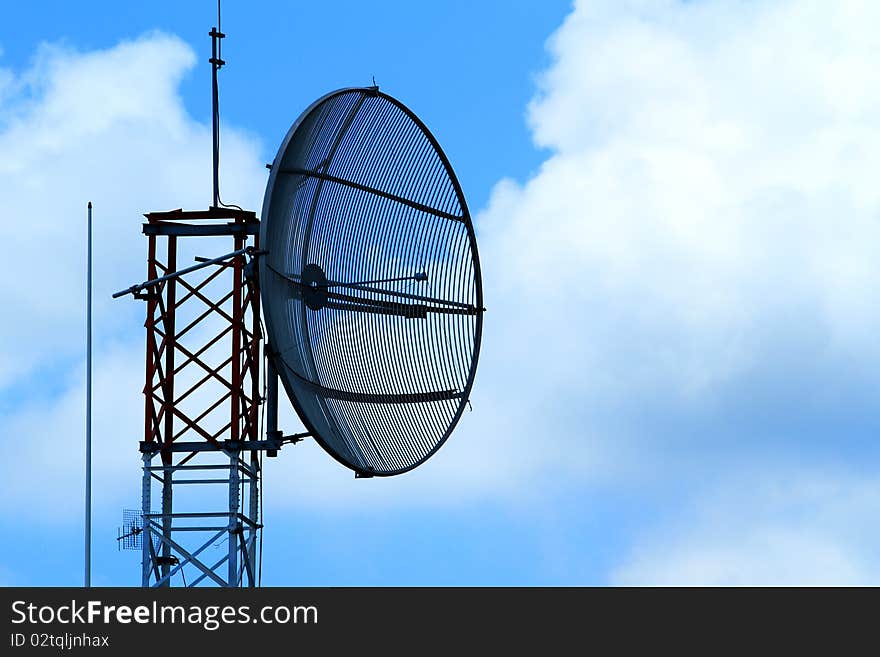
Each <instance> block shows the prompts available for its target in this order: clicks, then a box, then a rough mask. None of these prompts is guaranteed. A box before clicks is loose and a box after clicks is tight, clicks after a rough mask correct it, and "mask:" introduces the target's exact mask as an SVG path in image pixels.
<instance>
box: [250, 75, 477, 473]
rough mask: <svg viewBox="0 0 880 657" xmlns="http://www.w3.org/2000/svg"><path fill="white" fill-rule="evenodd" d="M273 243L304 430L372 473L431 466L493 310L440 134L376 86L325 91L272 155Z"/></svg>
mask: <svg viewBox="0 0 880 657" xmlns="http://www.w3.org/2000/svg"><path fill="white" fill-rule="evenodd" d="M260 244H261V247H262V248H263V249H265V250H267V251H268V252H267V253H266V254H265V255H264V256H263V257H262V258H260V260H259V275H260V294H261V297H262V301H263V306H264V317H265V322H266V331H267V333H268V344H269V354H270V358H272V360H273V363H274V366H275V368H276V369H277V371H278V375H279V378H280V379H281V381H282V383H283V385H284V387H285V390H286V391H287V394H288V396H289V397H290V400H291V402H292V404H293V406H294V408H295V409H296V411H297V413H298V414H299V416H300V418H301V420H302V422H303V424H304V425H305V427H306V428H307V429H308V430H309V432H311V434H312V435H313V436H314V437H315V439H316V440H317V441H318V443H319V444H320V445H321V446H322V447H323V448H324V449H325V450H326V451H327V452H329V453H330V454H331V455H332V456H333V457H334V458H336V459H337V460H338V461H340V462H341V463H342V464H344V465H346V466H347V467H349V468H351V469H353V470H354V471H355V473H356V475H359V476H373V475H379V476H388V475H396V474H400V473H403V472H406V471H408V470H411V469H413V468H415V467H416V466H418V465H419V464H421V463H423V462H424V461H425V460H426V459H428V458H429V457H430V456H431V455H432V454H434V452H436V451H437V450H438V449H439V448H440V446H441V445H442V444H443V443H444V442H445V441H446V439H447V438H448V437H449V435H450V434H451V433H452V431H453V429H454V428H455V425H456V424H457V423H458V420H459V418H461V415H462V412H463V411H464V408H465V406H466V405H467V404H468V399H469V396H470V393H471V388H472V386H473V383H474V375H475V373H476V369H477V359H478V356H479V352H480V337H481V334H482V326H483V311H484V310H485V309H484V308H483V289H482V281H481V278H480V262H479V256H478V254H477V242H476V237H475V235H474V228H473V224H472V223H471V217H470V213H469V212H468V209H467V204H466V203H465V199H464V195H463V193H462V191H461V187H460V186H459V184H458V180H457V179H456V177H455V173H454V172H453V170H452V167H451V166H450V164H449V161H448V160H447V159H446V156H445V155H444V154H443V151H442V150H441V148H440V145H439V144H438V143H437V140H436V139H434V137H433V135H431V133H430V132H429V131H428V129H427V128H426V127H425V125H424V124H423V123H422V122H421V121H420V120H419V119H418V117H416V116H415V114H413V113H412V112H411V111H410V110H409V109H408V108H407V107H406V106H404V105H403V104H402V103H401V102H400V101H398V100H396V99H394V98H392V97H391V96H389V95H387V94H385V93H381V92H380V91H379V89H378V87H375V86H374V87H365V88H348V89H340V90H338V91H334V92H332V93H329V94H327V95H326V96H323V97H322V98H319V99H318V100H317V101H315V102H314V103H313V104H312V105H311V106H310V107H308V108H307V109H306V110H305V111H304V112H303V113H302V115H301V116H300V117H299V118H298V119H297V120H296V122H295V123H294V124H293V126H292V127H291V128H290V131H289V132H288V133H287V136H286V137H285V138H284V141H283V142H282V143H281V147H280V148H279V150H278V154H277V156H276V157H275V160H274V162H273V164H272V167H271V173H270V175H269V182H268V184H267V186H266V195H265V198H264V200H263V211H262V219H261V222H260Z"/></svg>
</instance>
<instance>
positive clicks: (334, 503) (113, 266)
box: [0, 0, 880, 585]
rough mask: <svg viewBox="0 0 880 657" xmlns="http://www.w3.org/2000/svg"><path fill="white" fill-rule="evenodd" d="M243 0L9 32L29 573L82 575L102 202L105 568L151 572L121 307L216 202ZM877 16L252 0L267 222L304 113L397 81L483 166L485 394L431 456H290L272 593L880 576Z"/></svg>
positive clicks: (273, 548)
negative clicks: (401, 465) (155, 213)
mask: <svg viewBox="0 0 880 657" xmlns="http://www.w3.org/2000/svg"><path fill="white" fill-rule="evenodd" d="M300 4H301V5H302V6H300ZM212 5H213V3H211V2H198V3H186V4H185V5H184V6H181V3H170V2H167V3H166V2H153V3H149V5H144V6H140V5H132V6H131V7H128V6H125V7H124V8H122V9H120V8H119V7H118V6H117V3H109V2H108V3H104V2H84V3H77V4H76V5H71V4H70V3H61V2H58V3H54V2H51V3H40V5H39V6H36V3H31V4H29V5H22V6H16V7H14V8H12V9H10V10H8V12H7V13H8V16H7V20H5V21H4V25H3V27H2V28H0V48H2V50H3V54H2V57H0V155H2V157H0V194H2V195H3V197H4V198H6V199H7V205H8V213H9V214H8V218H7V221H10V222H16V223H15V224H14V225H15V226H16V227H20V226H24V227H27V230H13V231H10V232H9V233H8V234H7V235H8V239H9V240H10V248H9V249H8V250H7V252H8V256H7V260H6V267H7V268H8V271H11V272H27V276H22V275H17V276H7V277H6V278H5V280H4V281H3V282H2V283H0V301H2V302H3V304H4V306H5V307H12V308H16V309H17V313H18V316H19V317H20V318H21V320H22V321H20V322H17V323H15V324H9V323H7V324H6V325H5V326H4V329H3V331H4V334H3V335H2V338H3V339H2V341H0V364H2V366H0V413H2V414H3V426H4V429H3V431H4V433H3V435H2V438H0V439H2V440H3V441H4V443H5V446H7V447H8V448H7V449H6V450H5V452H6V455H7V458H6V460H5V461H4V463H3V464H2V465H0V493H2V494H0V506H2V514H0V537H2V539H3V540H2V542H0V544H2V545H3V548H2V551H0V584H66V585H76V584H78V583H79V582H80V581H81V541H82V509H81V502H80V497H79V496H80V491H81V486H82V475H81V467H82V450H81V440H82V429H81V427H82V422H83V419H82V395H83V388H82V384H83V360H82V357H83V354H82V336H83V325H84V315H83V308H82V304H81V302H80V299H81V298H82V297H81V294H82V291H83V271H84V267H83V264H84V263H83V256H84V246H83V245H82V228H83V209H84V205H85V201H86V200H87V199H89V198H90V199H92V200H93V201H94V202H95V204H96V221H97V224H98V226H99V230H98V232H97V234H96V247H95V248H96V255H97V261H96V268H97V276H98V282H97V284H96V294H97V298H98V299H99V301H98V302H97V303H96V310H95V314H96V335H97V338H98V348H97V351H96V358H95V367H96V418H95V422H96V438H95V440H96V448H97V453H98V455H97V456H96V463H95V485H96V488H95V525H94V541H95V565H94V568H93V572H94V575H93V577H94V581H95V582H96V583H98V584H118V585H134V584H137V583H138V565H137V555H136V554H135V553H125V552H122V553H119V552H116V546H115V536H116V527H117V525H118V524H119V518H120V517H121V509H122V508H131V507H137V505H138V502H139V486H140V480H139V475H140V472H139V461H138V458H137V453H136V443H137V440H138V439H139V435H138V427H140V426H141V425H140V422H141V415H140V414H141V413H142V408H143V404H142V400H141V397H140V393H139V390H140V387H141V385H142V381H141V377H142V367H143V365H142V363H143V355H142V354H143V333H142V322H143V316H142V313H143V308H142V307H141V306H139V305H137V304H135V303H132V302H121V303H120V302H115V303H111V302H110V301H109V298H108V297H109V293H110V292H112V291H114V290H116V289H119V288H121V287H124V286H126V285H128V284H130V283H131V282H133V281H136V280H141V279H142V278H143V263H144V257H145V244H144V239H143V237H142V236H141V235H140V231H139V220H138V217H139V213H141V212H144V211H148V210H157V209H164V208H171V207H180V206H183V207H191V208H201V207H203V206H205V205H207V202H208V200H209V197H210V182H209V169H208V162H209V157H210V155H209V153H210V150H209V145H210V131H209V126H208V119H209V104H208V100H209V97H208V93H207V91H208V89H209V80H210V78H209V69H208V66H207V64H206V62H205V60H206V58H207V56H208V48H209V40H208V38H207V36H206V32H207V30H208V28H209V27H210V26H211V25H212V24H213V22H214V15H213V7H212ZM878 13H880V9H877V8H876V7H875V6H874V5H873V4H869V3H864V2H857V1H856V0H851V1H845V2H830V1H829V2H815V3H809V4H807V3H801V2H795V1H794V0H783V1H781V2H772V3H771V2H753V3H741V2H733V1H732V0H702V1H698V2H687V3H684V2H676V1H674V0H628V1H626V2H611V1H610V0H609V1H600V0H593V1H588V0H582V1H580V2H577V3H575V5H573V6H572V5H570V4H569V3H563V2H540V3H538V2H534V3H531V2H529V3H526V2H513V3H510V2H506V3H502V2H494V1H492V2H479V3H466V2H447V3H436V4H424V3H421V4H420V3H416V4H413V3H403V2H400V3H397V2H380V3H373V5H367V4H365V3H353V2H352V3H348V2H344V3H341V4H340V3H336V4H335V5H334V9H333V13H332V15H331V14H330V13H329V12H328V11H327V9H326V8H325V7H324V6H322V5H320V4H316V3H315V4H311V5H309V4H308V3H281V2H277V3H276V2H262V3H247V4H245V3H235V2H227V3H226V6H225V7H224V18H223V29H224V31H225V32H227V34H228V35H229V38H228V39H227V41H226V44H225V48H224V57H225V58H226V59H227V60H228V61H229V65H228V67H227V68H225V69H224V70H223V72H222V74H221V99H222V100H221V102H222V107H223V118H224V128H223V171H222V179H221V185H222V191H223V196H224V199H225V200H227V201H232V202H239V203H241V204H243V205H246V206H249V207H253V208H255V209H259V203H260V201H261V198H262V191H263V186H264V184H265V177H266V173H265V169H264V168H263V163H264V162H266V161H270V160H271V158H272V157H273V155H274V152H275V149H276V148H277V144H278V142H279V141H280V139H281V137H282V136H283V135H284V133H285V131H286V130H287V128H288V126H289V124H290V123H291V122H292V121H293V120H294V119H295V118H296V116H297V115H298V114H299V112H300V111H301V109H302V108H304V107H305V106H306V105H307V104H308V103H309V102H311V101H312V100H313V99H314V98H315V97H317V96H319V95H321V94H323V93H324V92H326V91H327V90H330V89H333V88H337V87H340V86H347V85H351V84H356V85H357V84H367V83H369V82H370V80H371V77H372V76H375V78H376V80H377V82H378V83H379V84H380V85H381V87H382V88H383V89H384V90H386V91H388V92H389V93H392V94H393V95H395V96H397V97H399V98H400V99H401V100H403V101H404V102H405V103H407V104H408V105H409V106H410V107H412V108H413V109H414V110H415V111H416V112H417V113H418V114H419V115H420V116H421V117H422V118H423V119H424V120H425V122H426V123H427V124H428V126H429V127H430V128H431V130H432V131H433V132H434V134H435V135H436V136H437V137H438V139H439V140H440V142H441V143H442V145H443V147H444V149H445V150H446V152H447V154H448V155H449V157H450V159H451V160H452V162H453V165H454V166H455V168H456V171H457V172H458V174H459V178H460V179H461V182H462V185H463V187H464V190H465V193H466V195H467V198H468V201H469V204H470V207H471V211H472V214H473V215H474V217H475V223H476V227H477V233H478V239H479V243H480V248H481V258H482V261H483V267H484V278H485V285H486V300H487V301H486V305H487V307H489V309H490V312H489V313H488V314H487V317H486V333H485V337H484V341H485V342H484V351H483V356H482V358H481V365H480V370H479V372H478V377H477V384H476V387H475V390H474V395H473V403H474V412H473V413H468V414H467V415H466V416H465V417H464V419H463V421H462V423H461V425H460V428H459V429H458V430H457V432H456V434H455V435H454V436H453V438H452V439H450V441H449V443H448V444H447V445H446V446H444V448H443V449H442V450H441V451H440V452H439V453H438V454H437V455H436V456H435V457H434V458H432V459H431V460H430V461H429V462H428V463H427V464H425V465H424V466H423V467H421V468H419V469H418V470H416V471H414V472H412V473H409V474H407V475H404V476H401V477H397V478H394V479H392V480H369V481H355V480H353V479H352V478H351V476H350V473H349V472H348V471H346V470H344V469H343V468H341V467H340V466H338V465H337V464H336V463H335V462H334V461H332V460H331V459H329V458H328V457H326V455H324V454H323V453H321V452H320V450H319V449H318V448H317V447H315V446H314V445H311V444H308V443H304V444H303V445H298V446H297V447H296V448H294V449H291V450H289V451H287V452H286V453H284V454H283V455H282V457H281V458H279V459H276V460H274V461H273V462H271V463H270V464H269V466H268V467H267V470H266V478H265V491H266V495H267V497H266V523H267V529H266V532H265V547H264V557H265V561H264V569H263V576H264V583H267V584H278V585H280V584H291V585H298V584H302V585H359V584H363V585H381V584H407V585H408V584H426V585H431V584H439V585H446V584H500V585H516V584H524V585H531V584H563V585H567V584H657V583H671V584H743V583H750V584H786V583H794V584H798V583H819V584H823V583H824V584H827V583H832V584H860V583H877V582H878V581H880V559H878V558H877V556H876V555H877V554H878V550H877V548H878V545H880V534H878V532H877V531H876V530H875V529H873V524H874V523H873V522H872V520H873V518H874V517H876V515H877V512H878V511H880V479H878V477H877V471H878V465H880V454H878V448H877V446H876V445H877V443H876V440H875V437H876V433H877V431H876V430H877V424H878V423H877V419H876V410H875V407H876V404H875V398H876V394H877V392H878V390H880V376H878V374H877V372H880V368H878V365H880V349H878V344H877V340H876V331H875V330H874V327H875V326H876V325H877V322H878V320H880V311H878V309H877V307H876V303H875V297H876V295H875V294H874V291H875V290H876V283H877V280H880V278H878V277H880V265H878V264H877V259H876V257H875V253H874V250H875V249H874V244H876V243H878V240H880V223H878V218H880V191H878V186H877V185H876V181H875V180H874V173H873V172H876V171H877V170H878V165H880V162H878V159H880V155H878V154H880V148H878V147H880V89H878V88H877V85H876V84H874V79H873V76H874V71H875V70H876V65H877V61H876V57H877V55H876V53H877V52H880V37H878V36H877V35H876V34H875V33H874V31H872V29H871V25H876V19H877V18H880V16H878ZM9 16H11V18H10V17H9ZM47 16H51V20H47ZM34 235H38V236H40V237H39V240H38V239H35V238H34ZM72 245H75V246H74V247H73V248H71V247H72ZM80 247H82V248H80ZM35 263H39V264H38V266H35ZM548 281H549V282H548ZM47 291H48V293H47ZM285 421H286V423H287V426H288V427H290V430H296V424H295V420H294V418H293V415H292V414H291V412H290V411H289V409H287V410H286V415H285Z"/></svg>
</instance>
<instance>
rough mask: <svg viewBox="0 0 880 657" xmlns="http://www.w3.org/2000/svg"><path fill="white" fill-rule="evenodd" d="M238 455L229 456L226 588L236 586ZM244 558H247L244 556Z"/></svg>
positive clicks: (237, 580)
mask: <svg viewBox="0 0 880 657" xmlns="http://www.w3.org/2000/svg"><path fill="white" fill-rule="evenodd" d="M238 461H239V453H238V452H237V451H236V452H232V453H231V454H230V456H229V544H228V546H227V548H228V550H229V560H228V573H229V574H228V576H227V578H226V582H227V586H232V587H235V586H238V585H239V576H238V550H239V545H238V535H239V534H240V533H241V521H240V520H239V519H238V510H239V507H240V505H241V499H240V495H239V485H240V479H239V471H238ZM245 558H247V556H246V555H245Z"/></svg>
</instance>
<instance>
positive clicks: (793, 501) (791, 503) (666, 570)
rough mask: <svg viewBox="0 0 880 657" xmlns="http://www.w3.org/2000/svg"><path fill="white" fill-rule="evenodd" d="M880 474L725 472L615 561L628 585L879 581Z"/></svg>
mask: <svg viewBox="0 0 880 657" xmlns="http://www.w3.org/2000/svg"><path fill="white" fill-rule="evenodd" d="M878 510H880V484H878V482H877V480H876V479H875V478H866V477H864V476H862V475H859V474H856V473H852V472H849V473H847V472H834V473H822V474H818V473H815V472H796V471H795V472H791V471H789V472H784V473H777V474H776V475H774V476H773V477H768V476H766V475H765V474H762V475H760V476H757V477H756V476H754V475H751V476H749V475H746V476H741V477H739V478H737V479H736V480H734V481H727V482H724V484H723V485H719V486H718V487H716V488H714V489H713V490H711V491H710V492H708V493H707V494H706V495H705V496H704V497H702V498H701V499H699V500H697V501H694V502H692V503H691V504H689V505H688V506H687V508H686V509H684V510H683V511H679V514H680V515H679V517H678V518H676V519H675V520H671V521H669V522H668V523H667V524H666V525H664V526H662V527H659V528H656V529H654V530H653V531H648V532H646V533H645V535H644V536H643V537H642V539H641V540H640V541H639V542H638V543H637V544H636V545H634V546H633V547H632V548H631V549H630V551H629V554H628V555H626V556H625V558H624V559H623V560H622V562H621V563H620V564H619V565H618V566H617V567H616V568H615V569H614V571H613V572H612V574H611V581H612V583H614V584H619V585H624V586H643V585H652V586H654V585H656V586H689V585H700V586H701V585H715V586H754V585H774V586H808V585H813V586H854V585H876V583H877V582H878V581H880V561H878V559H877V554H876V550H875V549H874V547H873V546H876V544H877V541H878V538H880V536H878V535H877V532H876V531H874V530H873V529H872V527H871V526H870V525H871V523H866V522H865V520H866V519H867V518H872V517H875V516H876V515H877V512H878Z"/></svg>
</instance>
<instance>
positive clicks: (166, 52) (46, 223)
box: [0, 33, 265, 524]
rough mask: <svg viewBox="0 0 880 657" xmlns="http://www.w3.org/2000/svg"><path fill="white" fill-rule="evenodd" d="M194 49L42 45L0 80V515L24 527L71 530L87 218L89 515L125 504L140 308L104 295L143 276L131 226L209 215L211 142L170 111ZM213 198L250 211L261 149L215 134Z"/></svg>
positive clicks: (139, 375) (138, 407)
mask: <svg viewBox="0 0 880 657" xmlns="http://www.w3.org/2000/svg"><path fill="white" fill-rule="evenodd" d="M194 64H195V57H194V54H193V52H192V50H191V48H190V47H189V46H188V45H186V44H185V43H183V42H182V41H181V40H180V39H178V38H177V37H173V36H169V35H165V34H160V33H155V34H148V35H145V36H143V37H141V38H139V39H136V40H133V41H126V42H123V43H120V44H118V45H117V46H115V47H113V48H109V49H107V50H100V51H92V52H77V51H75V50H73V49H70V48H68V47H63V46H58V45H44V46H43V47H41V49H40V50H39V52H38V53H37V55H36V56H35V58H34V60H33V62H32V65H31V66H30V67H29V68H28V69H27V70H25V71H21V72H14V71H8V70H0V153H2V154H3V157H2V158H0V196H2V198H3V199H4V225H5V227H6V231H5V239H6V247H7V248H6V249H5V251H4V275H3V276H2V277H0V304H2V306H3V308H5V309H6V311H7V314H6V315H5V317H4V319H5V321H4V323H3V328H2V336H3V339H2V340H0V408H2V412H3V420H4V421H3V424H4V429H3V432H2V441H3V446H4V448H6V449H7V450H8V451H7V458H5V459H4V460H3V463H2V465H0V481H2V484H0V491H2V493H3V494H2V495H0V500H2V501H0V507H2V508H3V509H4V510H5V512H6V513H8V514H9V516H8V517H10V518H11V517H13V516H21V515H22V514H24V513H26V514H27V516H28V517H27V521H28V522H32V523H37V524H40V523H52V522H56V521H57V519H58V518H60V517H66V518H77V517H79V509H80V504H81V502H80V496H79V495H74V494H72V492H73V491H77V490H82V468H81V467H78V466H77V465H76V464H77V463H82V458H83V457H82V435H83V427H84V416H83V402H84V370H83V365H82V362H83V361H82V359H83V355H84V338H85V304H84V295H85V256H86V242H85V231H86V219H85V217H86V203H87V201H89V200H91V201H93V203H94V208H95V219H94V249H95V251H94V280H95V285H94V315H95V320H94V331H95V365H94V372H95V389H94V425H93V428H94V453H95V482H94V487H95V491H96V495H95V504H96V507H100V506H102V505H112V506H115V507H116V508H119V507H121V506H122V504H123V501H122V500H125V502H126V503H127V504H130V503H131V500H132V495H136V494H137V493H138V492H139V488H138V487H137V484H136V482H137V476H138V475H137V468H138V465H139V460H138V455H137V441H138V440H141V439H142V435H141V432H142V429H140V427H142V426H143V424H142V422H143V420H142V416H143V397H142V395H141V389H142V387H143V380H142V379H143V349H144V347H143V329H142V326H143V320H144V307H143V305H142V304H141V303H140V302H131V301H128V300H120V301H112V300H111V299H110V295H111V294H112V292H114V291H116V290H118V289H121V288H124V287H127V286H128V285H130V284H131V283H134V282H137V281H141V280H143V279H144V276H145V265H144V263H145V258H146V240H145V238H143V237H142V236H141V235H140V234H139V233H140V224H141V223H142V222H143V217H142V213H143V212H145V211H149V210H164V209H172V208H176V207H189V208H203V207H207V205H208V202H209V201H210V191H211V181H210V161H211V155H210V153H211V134H210V126H205V125H204V124H202V123H200V122H198V121H196V120H194V119H193V118H192V116H191V115H190V114H189V112H188V110H187V108H186V107H185V106H184V103H183V100H182V98H181V97H180V91H179V87H180V83H181V81H182V79H183V77H184V76H185V75H187V74H188V73H189V71H190V70H191V69H192V68H193V66H194ZM223 137H224V140H223V149H224V160H223V171H222V180H223V182H224V187H223V189H224V197H225V198H226V199H228V200H233V199H234V200H237V201H238V202H240V203H242V204H245V205H249V206H251V207H254V204H256V203H257V202H258V201H259V199H260V195H261V193H262V187H263V182H264V179H265V171H264V170H263V169H262V159H261V153H260V150H261V146H260V144H259V143H258V142H257V141H256V140H255V139H254V138H253V137H252V136H249V135H247V134H246V133H243V132H242V131H240V130H237V129H235V128H234V127H224V133H223Z"/></svg>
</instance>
